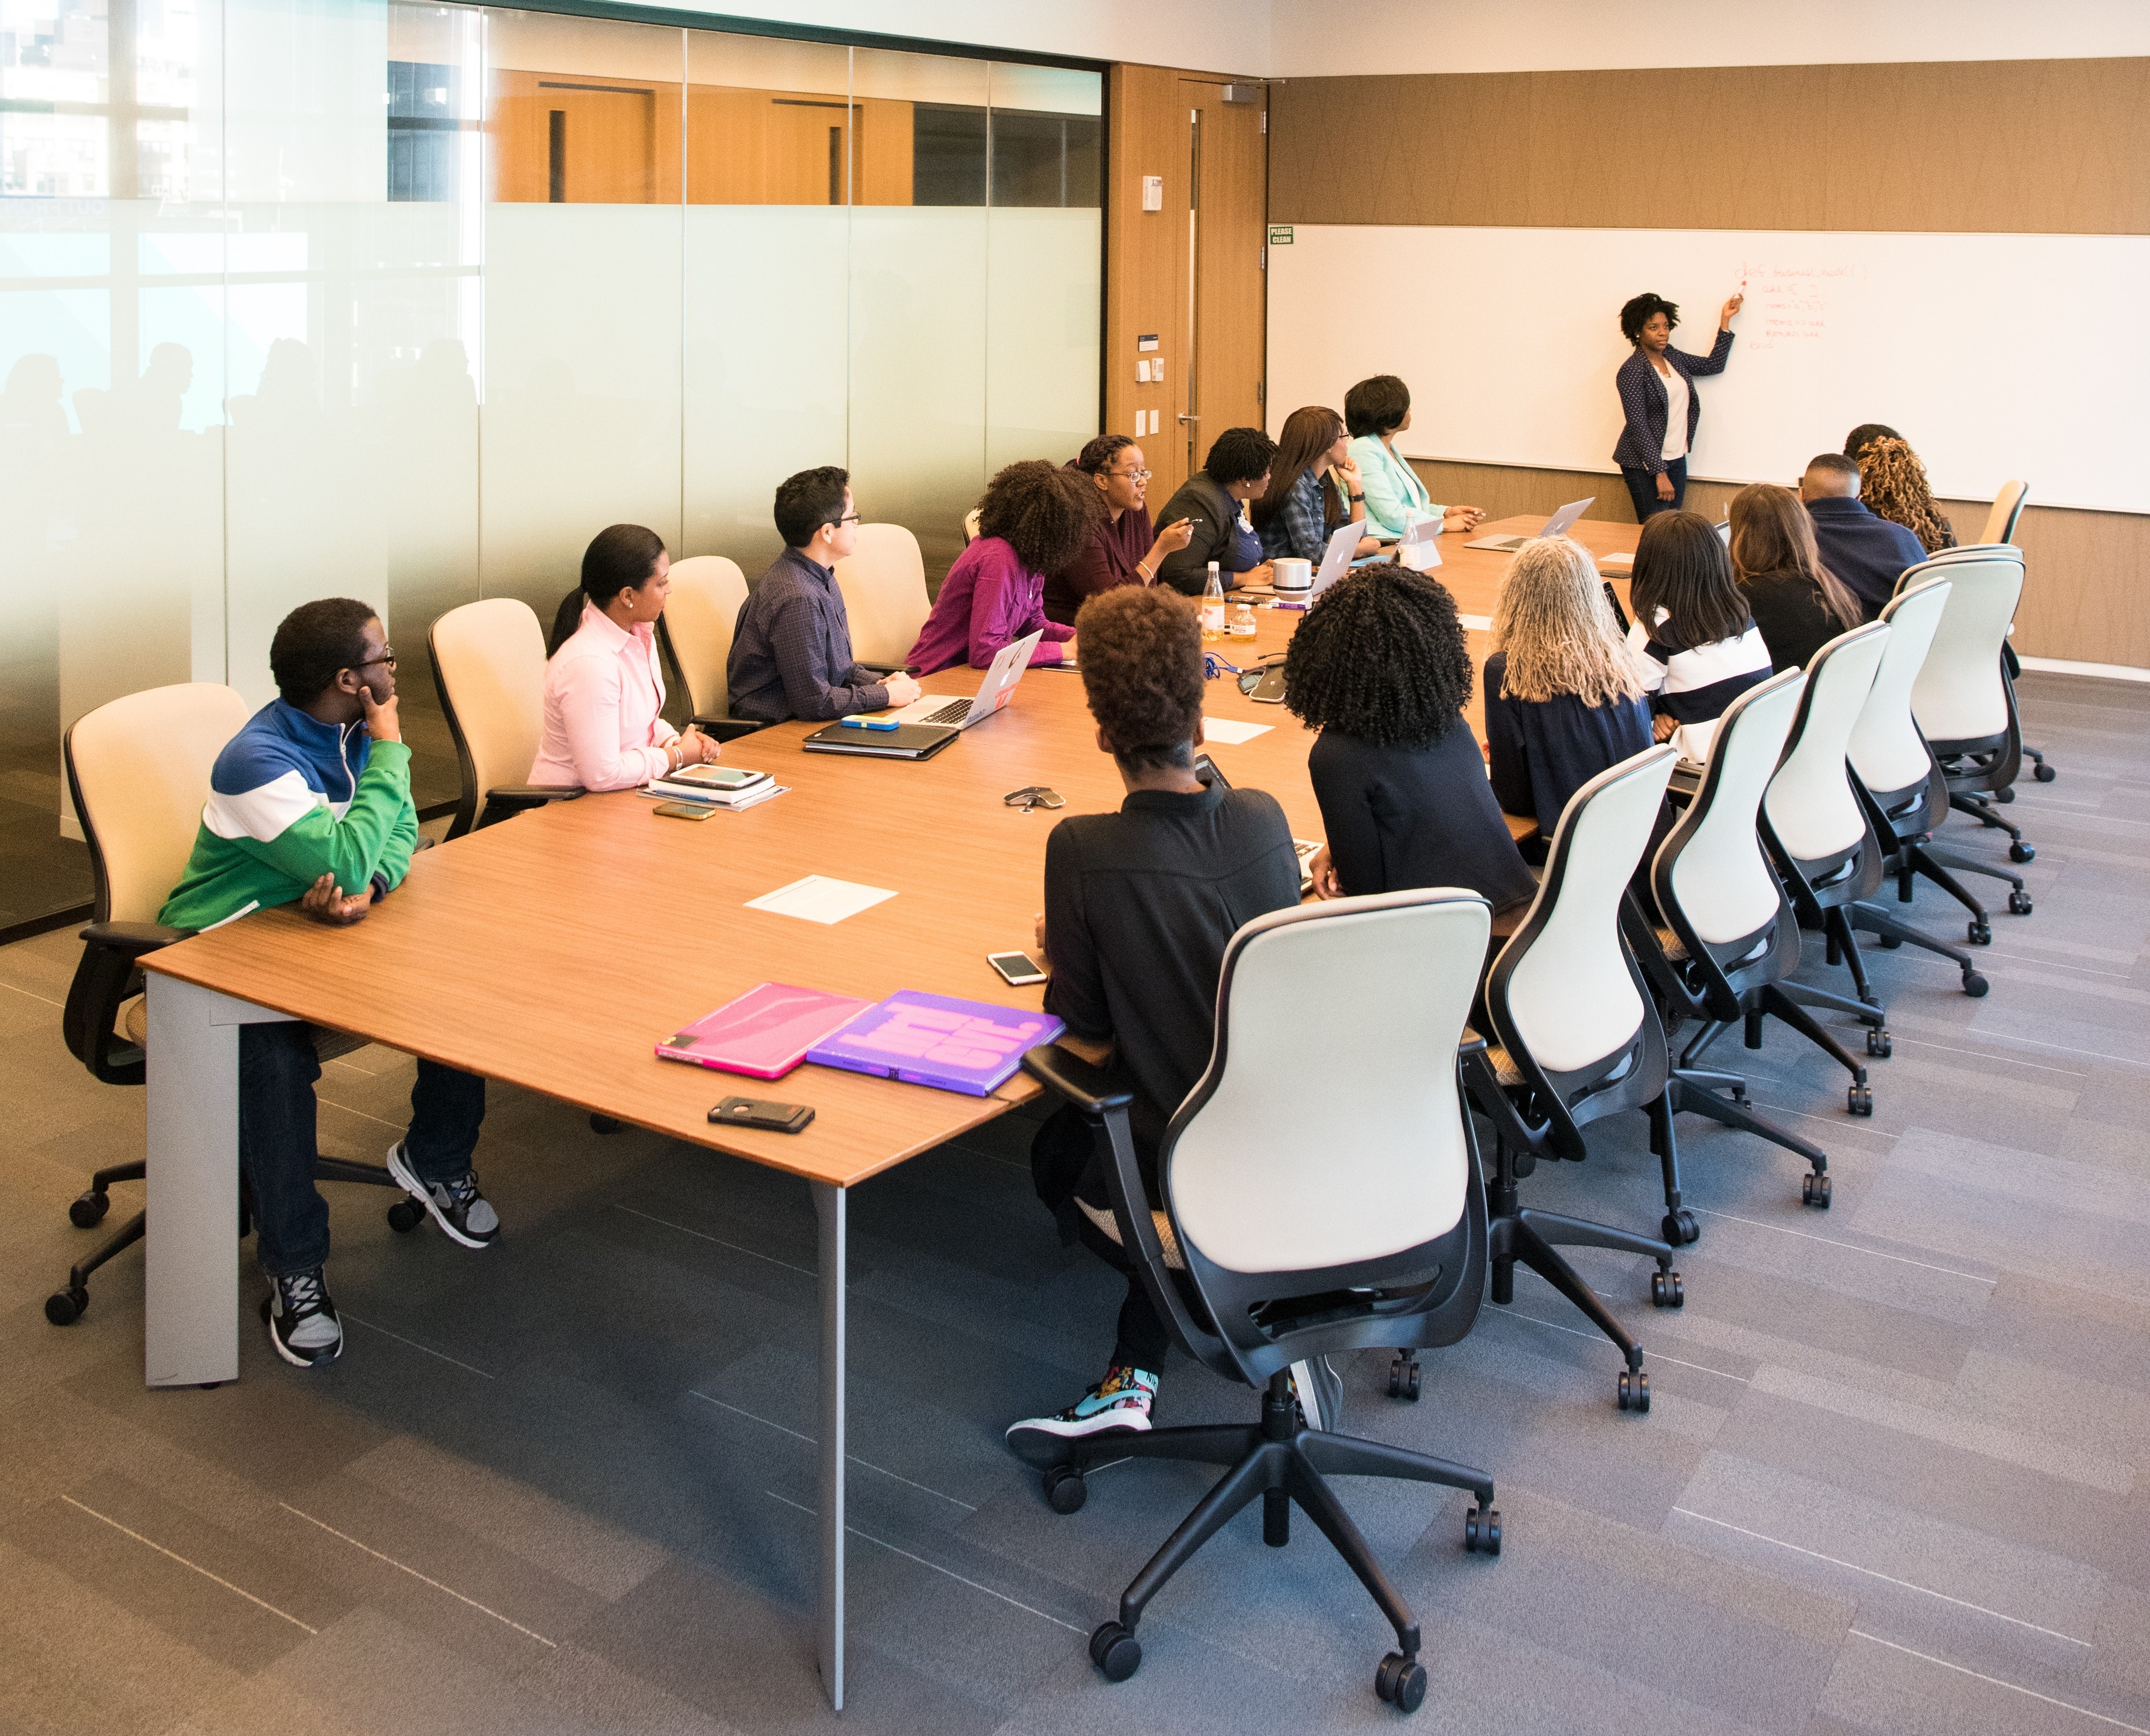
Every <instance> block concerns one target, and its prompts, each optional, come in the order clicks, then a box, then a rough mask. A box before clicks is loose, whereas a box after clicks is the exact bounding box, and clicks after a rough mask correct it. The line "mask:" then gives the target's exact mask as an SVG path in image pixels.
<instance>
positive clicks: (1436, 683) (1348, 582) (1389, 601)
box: [1083, 561, 1471, 748]
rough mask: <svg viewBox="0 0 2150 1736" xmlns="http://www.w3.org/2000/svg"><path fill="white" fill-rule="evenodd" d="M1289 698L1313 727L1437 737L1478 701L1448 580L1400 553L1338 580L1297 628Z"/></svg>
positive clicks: (1363, 734)
mask: <svg viewBox="0 0 2150 1736" xmlns="http://www.w3.org/2000/svg"><path fill="white" fill-rule="evenodd" d="M1106 594H1107V595H1108V596H1109V595H1113V594H1115V593H1110V592H1108V593H1106ZM1089 655H1090V648H1089V645H1088V643H1087V642H1086V643H1084V644H1083V658H1084V659H1085V660H1087V659H1088V657H1089ZM1470 703H1471V654H1470V651H1469V649H1468V648H1466V645H1465V643H1464V638H1463V622H1462V620H1461V618H1460V617H1459V616H1458V615H1457V614H1456V599H1455V598H1453V597H1451V596H1450V595H1449V594H1448V588H1447V587H1446V585H1444V584H1442V583H1441V581H1440V580H1439V579H1437V578H1431V577H1429V576H1428V575H1427V574H1426V573H1414V572H1413V571H1412V570H1411V568H1408V567H1404V566H1400V565H1399V564H1397V563H1395V562H1394V561H1379V562H1375V563H1373V564H1372V565H1370V566H1365V567H1361V568H1359V570H1358V571H1357V572H1355V573H1350V574H1348V575H1347V576H1345V578H1340V579H1339V580H1338V581H1337V582H1336V583H1335V584H1334V585H1332V586H1331V587H1330V588H1329V590H1328V591H1327V592H1326V593H1325V594H1324V595H1323V596H1322V598H1321V599H1320V601H1319V602H1317V603H1315V605H1314V607H1313V608H1310V609H1309V610H1308V611H1307V612H1306V618H1305V620H1304V621H1303V622H1301V623H1300V628H1299V631H1298V632H1297V633H1295V634H1294V635H1293V636H1292V641H1291V649H1290V650H1289V652H1287V653H1286V654H1285V656H1284V704H1285V706H1286V707H1287V708H1288V709H1289V710H1290V711H1291V712H1292V714H1294V715H1295V716H1296V717H1298V718H1300V719H1302V720H1303V721H1304V722H1305V723H1307V724H1310V725H1311V726H1313V727H1314V728H1316V729H1335V730H1338V731H1340V732H1341V733H1342V734H1345V735H1350V736H1355V737H1356V738H1357V739H1359V740H1360V741H1364V742H1370V743H1371V744H1373V745H1374V746H1375V747H1402V748H1425V747H1431V746H1432V745H1433V744H1434V743H1435V742H1436V741H1438V740H1440V739H1441V737H1442V736H1443V735H1444V734H1446V733H1447V732H1448V728H1449V726H1450V725H1451V724H1453V723H1454V722H1455V721H1456V719H1457V718H1458V717H1459V716H1461V714H1462V711H1463V708H1464V707H1465V706H1466V705H1467V704H1470Z"/></svg>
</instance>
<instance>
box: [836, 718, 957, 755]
mask: <svg viewBox="0 0 2150 1736" xmlns="http://www.w3.org/2000/svg"><path fill="white" fill-rule="evenodd" d="M962 733H963V732H962V731H961V729H947V728H946V727H944V726H943V725H941V724H897V725H896V727H895V728H894V729H860V728H858V727H857V726H856V725H855V724H827V725H826V726H825V727H824V728H821V729H816V730H815V732H814V733H813V734H811V735H810V736H808V737H807V738H806V739H805V741H803V742H801V743H800V746H801V747H803V748H805V749H806V751H807V752H808V753H810V754H864V755H865V756H866V758H867V759H869V760H931V758H932V757H933V756H934V755H935V754H937V753H939V752H940V751H941V749H943V748H945V747H946V746H947V745H948V744H949V743H950V742H951V741H953V740H954V739H956V737H957V736H958V735H961V734H962Z"/></svg>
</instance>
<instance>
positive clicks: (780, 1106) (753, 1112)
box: [709, 1097, 814, 1133]
mask: <svg viewBox="0 0 2150 1736" xmlns="http://www.w3.org/2000/svg"><path fill="white" fill-rule="evenodd" d="M813 1118H814V1112H813V1110H812V1109H810V1108H808V1107H807V1106H806V1105H805V1103H771V1102H770V1101H769V1100H768V1099H767V1098H758V1097H728V1098H725V1099H724V1101H723V1102H722V1103H719V1104H718V1105H717V1107H716V1108H714V1109H712V1110H710V1111H709V1119H710V1120H711V1121H713V1122H717V1123H721V1124H723V1125H724V1126H726V1127H734V1128H769V1129H770V1131H772V1132H774V1133H800V1132H803V1131H804V1130H805V1126H806V1123H808V1122H810V1121H811V1120H813Z"/></svg>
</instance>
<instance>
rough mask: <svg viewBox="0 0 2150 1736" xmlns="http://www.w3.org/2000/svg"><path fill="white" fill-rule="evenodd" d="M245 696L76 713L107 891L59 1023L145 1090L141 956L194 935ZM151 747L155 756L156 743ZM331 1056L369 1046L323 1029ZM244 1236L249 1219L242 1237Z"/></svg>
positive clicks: (410, 1210) (393, 1220)
mask: <svg viewBox="0 0 2150 1736" xmlns="http://www.w3.org/2000/svg"><path fill="white" fill-rule="evenodd" d="M247 716H248V707H247V704H246V701H245V699H241V698H240V695H239V694H236V693H235V692H234V691H233V690H232V689H230V688H228V687H219V686H215V685H213V684H209V683H207V682H194V683H182V684H179V685H178V686H174V687H153V688H151V689H149V690H148V691H146V692H144V693H139V694H128V695H127V696H126V697H125V698H124V699H114V700H113V701H112V702H111V703H110V704H105V705H100V706H98V708H97V709H96V710H94V711H92V712H88V713H87V714H84V715H83V716H82V717H80V718H78V719H76V721H75V723H74V724H73V726H72V727H71V728H69V729H68V732H67V735H66V737H65V739H64V740H63V743H62V744H61V755H62V759H63V764H64V765H65V768H66V771H67V780H68V790H69V791H70V793H71V794H72V795H73V799H74V808H75V812H76V814H77V815H79V816H80V818H81V820H82V831H83V839H84V840H86V841H87V842H88V845H89V864H90V873H91V876H92V878H93V883H94V885H95V887H96V892H95V898H96V902H95V905H94V906H93V915H94V918H95V920H94V921H92V922H91V923H90V925H89V926H88V927H87V928H85V929H83V931H82V941H83V949H82V960H81V962H80V963H79V964H78V965H77V966H75V972H74V980H73V982H71V983H69V984H68V996H67V1004H66V1007H65V1008H64V1010H63V1012H62V1013H61V1016H60V1027H61V1031H62V1032H63V1035H64V1036H65V1037H66V1039H67V1046H68V1051H69V1052H71V1053H72V1054H73V1056H74V1057H75V1058H76V1059H77V1060H78V1061H79V1062H82V1064H83V1066H84V1067H88V1069H89V1072H90V1074H91V1077H93V1078H96V1079H98V1080H100V1081H102V1082H103V1083H105V1084H107V1085H139V1084H141V1083H143V1082H144V1080H145V1079H146V1078H147V1077H148V1073H149V1062H148V1054H147V1051H148V1047H149V1007H148V1002H147V1000H146V998H145V996H144V988H143V983H142V970H141V960H142V959H143V957H144V956H145V955H146V954H149V953H151V952H154V951H156V950H157V949H158V948H159V946H169V945H170V944H171V943H172V942H173V941H183V940H185V939H186V938H187V937H188V936H189V935H191V934H193V933H194V930H192V929H190V928H168V927H166V926H164V925H163V924H162V923H160V922H159V921H157V920H156V916H157V912H158V911H159V910H161V909H162V908H163V907H164V901H165V899H166V898H167V897H169V896H170V894H171V890H172V888H173V887H174V886H177V885H178V884H179V876H181V875H182V874H183V873H184V872H185V871H186V865H187V857H188V855H189V853H191V851H192V850H193V849H194V829H195V825H196V823H197V822H198V821H199V820H200V818H201V811H202V804H203V803H204V800H206V799H207V798H208V795H209V770H210V768H211V767H213V766H214V765H215V764H216V756H217V755H218V754H220V753H221V752H222V751H223V750H224V746H225V743H226V742H228V741H230V739H231V738H232V737H233V736H235V735H236V734H238V733H239V732H240V729H243V728H244V727H245V724H246V719H247ZM145 743H153V744H154V746H155V751H154V753H149V752H145V751H144V744H145ZM361 1047H364V1044H363V1043H362V1042H361V1040H360V1039H359V1038H357V1037H345V1036H341V1035H340V1034H338V1033H336V1032H328V1031H321V1030H319V1029H318V1028H316V1030H315V1048H316V1050H317V1051H318V1052H319V1053H320V1057H321V1058H322V1059H324V1060H330V1059H332V1058H334V1057H336V1056H338V1055H347V1054H349V1053H350V1052H351V1051H352V1050H354V1049H357V1048H361ZM143 1173H144V1164H143V1163H142V1162H141V1160H139V1159H137V1160H136V1161H135V1162H134V1163H114V1164H113V1165H111V1166H110V1167H109V1168H103V1169H100V1170H98V1172H97V1173H95V1174H94V1175H93V1176H92V1177H91V1178H90V1183H89V1188H88V1191H87V1192H85V1193H83V1194H82V1195H81V1196H80V1197H79V1198H78V1199H76V1200H75V1201H74V1202H73V1204H71V1205H69V1206H68V1218H69V1219H71V1220H72V1221H73V1224H74V1225H75V1227H76V1228H77V1229H94V1228H95V1227H96V1226H97V1225H98V1224H101V1223H102V1222H103V1220H104V1215H105V1214H106V1213H107V1212H108V1211H109V1210H110V1209H111V1208H112V1198H111V1189H112V1186H113V1184H114V1183H115V1182H139V1181H140V1180H141V1179H142V1177H143ZM314 1173H315V1175H316V1176H319V1177H320V1178H323V1179H324V1180H330V1181H346V1182H363V1183H369V1184H371V1185H372V1186H375V1187H381V1188H396V1192H397V1193H398V1194H399V1195H400V1194H401V1191H402V1190H401V1188H397V1187H396V1183H395V1182H394V1181H393V1180H391V1178H390V1177H389V1173H388V1172H387V1170H386V1169H385V1168H378V1167H376V1166H375V1165H373V1164H371V1163H350V1162H347V1161H346V1160H344V1159H342V1158H315V1160H314ZM424 1215H425V1208H424V1207H422V1206H421V1205H419V1204H416V1202H415V1201H412V1200H410V1199H401V1198H399V1199H398V1200H397V1201H396V1204H394V1205H392V1206H391V1207H390V1208H389V1209H388V1221H389V1223H390V1224H391V1225H393V1226H394V1227H395V1228H396V1229H398V1230H408V1229H413V1228H415V1227H416V1225H417V1224H418V1222H419V1220H420V1219H421V1218H423V1216H424ZM148 1224H149V1214H148V1213H147V1212H146V1211H142V1212H137V1213H136V1214H134V1216H133V1217H132V1218H130V1219H128V1220H127V1222H126V1223H125V1224H122V1225H121V1226H120V1228H119V1231H118V1233H117V1234H114V1235H113V1236H111V1237H110V1238H109V1239H107V1240H106V1241H105V1242H104V1243H103V1245H102V1246H100V1247H99V1248H98V1249H97V1251H96V1252H95V1253H93V1254H91V1255H90V1256H89V1257H88V1259H84V1260H82V1261H80V1262H78V1264H76V1265H75V1266H74V1267H73V1268H72V1269H70V1270H69V1271H68V1281H67V1287H66V1288H65V1289H62V1290H58V1291H55V1292H54V1293H53V1294H52V1295H51V1296H49V1297H48V1298H47V1299H46V1301H45V1318H46V1319H47V1320H50V1321H51V1322H52V1323H53V1325H55V1326H70V1325H73V1324H74V1323H75V1322H76V1321H77V1320H80V1319H81V1318H82V1315H83V1310H85V1309H87V1308H88V1306H89V1274H91V1273H93V1272H94V1271H95V1270H96V1269H98V1267H99V1266H101V1265H103V1264H104V1263H105V1262H106V1261H108V1260H109V1259H112V1258H113V1257H114V1255H115V1254H119V1253H120V1252H121V1251H122V1250H123V1249H127V1248H129V1247H130V1246H132V1245H133V1244H134V1243H136V1242H139V1241H140V1240H141V1239H142V1235H143V1232H144V1229H146V1228H147V1226H148ZM240 1234H245V1226H244V1224H243V1223H242V1225H241V1229H240Z"/></svg>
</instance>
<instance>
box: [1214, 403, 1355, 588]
mask: <svg viewBox="0 0 2150 1736" xmlns="http://www.w3.org/2000/svg"><path fill="white" fill-rule="evenodd" d="M1247 516H1248V517H1249V518H1251V519H1252V520H1253V521H1254V530H1255V532H1256V534H1257V535H1259V537H1261V539H1262V554H1263V556H1264V558H1265V559H1268V560H1272V561H1274V560H1277V559H1279V558H1289V559H1297V560H1302V561H1311V562H1313V563H1314V564H1315V566H1317V567H1318V566H1320V564H1321V558H1322V556H1324V555H1325V554H1326V553H1328V552H1329V538H1330V536H1331V535H1332V534H1334V533H1335V531H1336V529H1337V527H1339V526H1340V525H1344V524H1347V523H1359V524H1364V523H1365V519H1366V485H1365V482H1363V481H1361V480H1360V476H1359V465H1358V461H1357V460H1356V459H1355V458H1353V457H1352V456H1351V437H1350V434H1349V433H1348V432H1347V431H1345V426H1344V418H1343V417H1342V416H1339V415H1338V414H1337V413H1336V412H1335V411H1333V410H1331V409H1330V407H1329V406H1327V405H1325V404H1310V405H1308V406H1306V407H1305V409H1303V410H1295V411H1292V413H1291V414H1290V415H1289V416H1286V417H1285V418H1284V431H1283V432H1282V433H1280V434H1279V436H1278V437H1277V455H1276V462H1275V463H1274V465H1273V466H1272V467H1270V470H1269V487H1268V489H1267V490H1266V491H1264V493H1263V494H1262V495H1261V496H1260V497H1259V498H1258V499H1256V500H1254V501H1253V502H1250V503H1249V507H1248V509H1247ZM1376 548H1380V541H1379V540H1378V539H1377V538H1375V537H1360V539H1359V547H1358V550H1357V552H1358V553H1360V554H1371V553H1373V552H1374V551H1375V549H1376Z"/></svg>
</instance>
